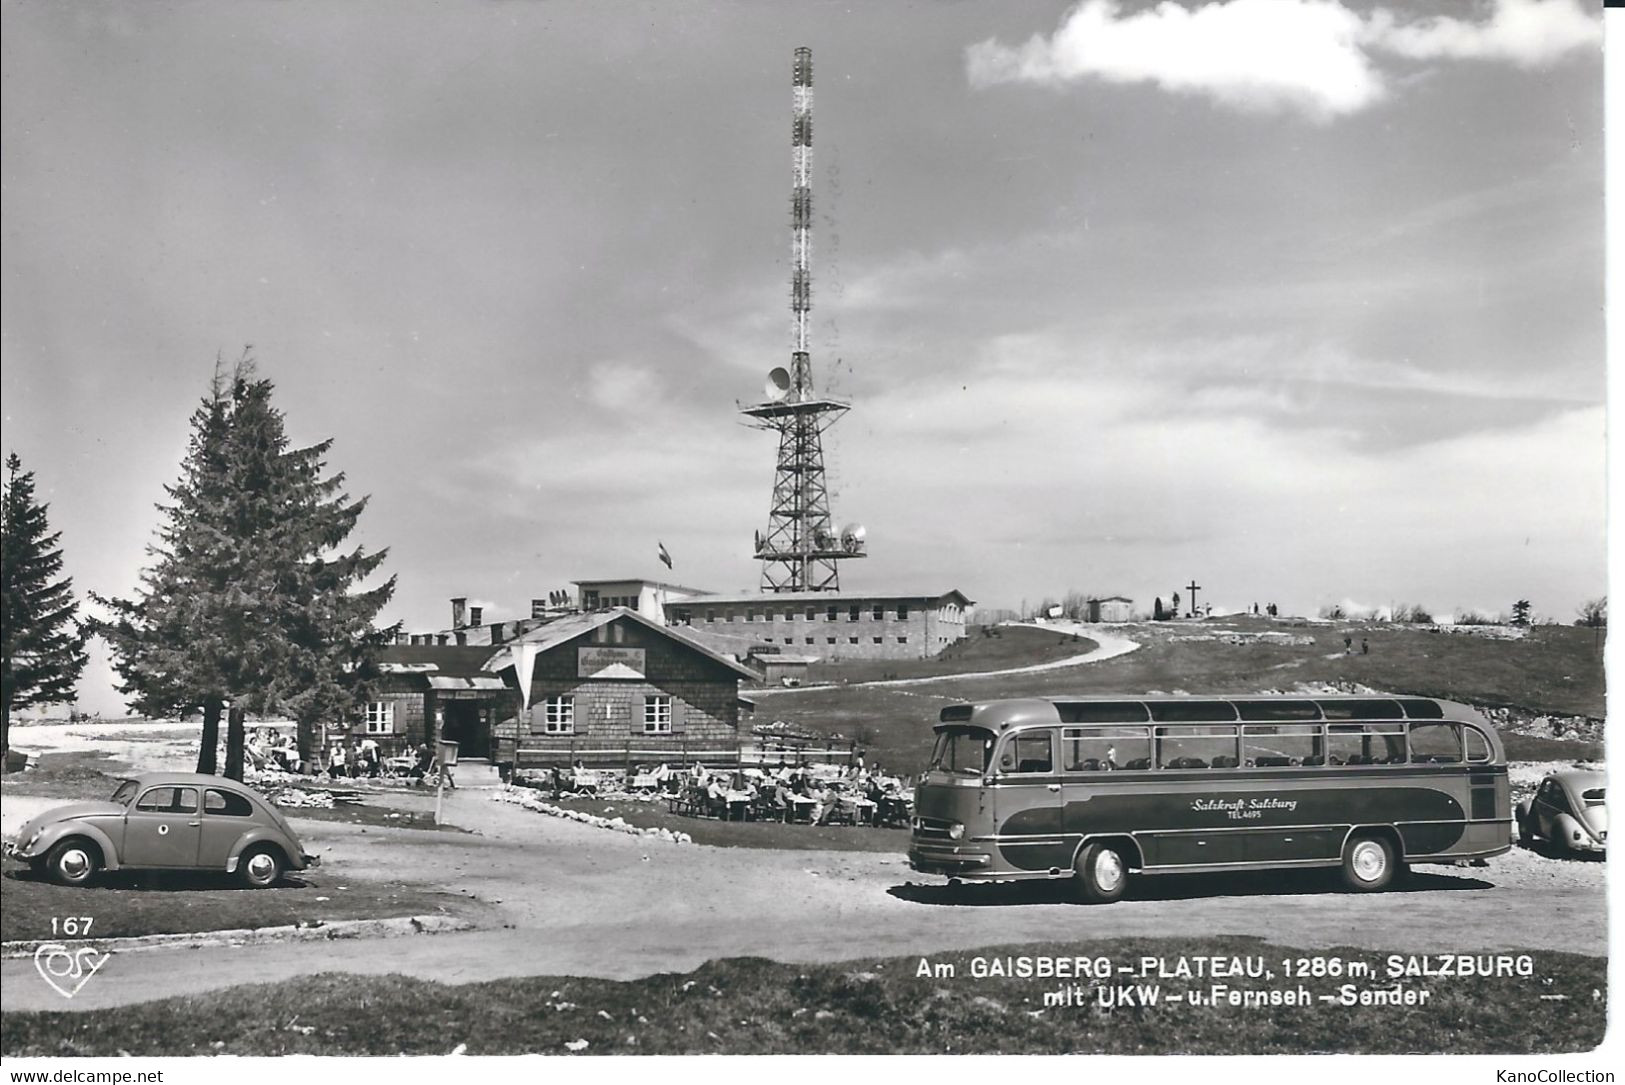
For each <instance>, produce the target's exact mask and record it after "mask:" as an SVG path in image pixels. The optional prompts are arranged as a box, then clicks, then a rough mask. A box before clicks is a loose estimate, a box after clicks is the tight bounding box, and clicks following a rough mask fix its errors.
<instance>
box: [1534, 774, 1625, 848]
mask: <svg viewBox="0 0 1625 1085" xmlns="http://www.w3.org/2000/svg"><path fill="white" fill-rule="evenodd" d="M1518 835H1519V836H1520V837H1521V838H1522V839H1523V840H1525V841H1531V840H1536V839H1540V840H1545V841H1548V842H1549V843H1551V844H1554V845H1556V846H1557V847H1560V848H1566V849H1567V850H1569V851H1583V852H1603V851H1606V850H1607V849H1608V792H1607V778H1606V776H1604V774H1603V773H1600V772H1590V771H1587V770H1585V769H1566V770H1564V771H1562V772H1554V773H1551V774H1550V775H1549V776H1547V777H1546V779H1544V780H1542V781H1541V782H1540V786H1539V787H1537V788H1536V789H1535V794H1534V796H1533V797H1532V798H1529V799H1525V800H1524V801H1523V802H1520V803H1519V804H1518Z"/></svg>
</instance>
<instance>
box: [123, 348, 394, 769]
mask: <svg viewBox="0 0 1625 1085" xmlns="http://www.w3.org/2000/svg"><path fill="white" fill-rule="evenodd" d="M273 391H274V386H273V385H272V383H271V382H270V381H269V380H265V379H261V378H259V377H257V376H255V374H254V369H253V364H252V362H251V361H250V360H249V359H247V358H245V359H244V360H243V361H242V362H239V363H238V365H237V367H236V370H235V372H234V373H233V374H232V375H231V377H230V379H229V381H222V380H221V379H220V377H219V375H218V373H217V377H216V381H215V384H214V386H213V387H212V388H211V394H210V396H209V398H207V399H206V400H205V401H204V404H203V405H202V406H201V407H200V408H199V410H198V412H197V413H196V414H195V415H194V416H193V439H192V443H191V446H190V448H189V452H188V460H187V463H186V464H185V465H184V466H183V472H182V480H181V482H180V483H178V484H177V485H176V486H175V487H172V488H171V489H170V491H169V493H170V496H171V498H172V500H173V502H174V504H173V505H170V506H166V507H164V511H165V514H166V523H165V525H164V527H163V528H162V529H161V530H160V545H159V546H158V547H156V548H154V549H153V551H152V552H153V554H154V556H155V557H156V558H157V561H156V562H155V564H154V566H153V567H152V568H151V569H149V570H148V571H147V572H146V573H144V574H143V580H142V592H141V595H140V597H139V598H137V599H135V600H132V601H128V602H123V601H115V602H114V603H112V604H111V605H112V606H113V607H114V609H115V612H116V614H117V615H118V621H117V622H116V623H115V624H114V626H113V628H112V630H111V633H110V637H109V639H110V640H111V641H112V642H113V644H114V650H115V656H116V659H117V663H118V666H119V671H120V674H121V675H123V676H124V678H125V681H126V686H125V688H126V690H127V691H128V692H131V693H132V694H134V695H136V696H137V697H138V698H146V699H147V701H148V702H149V703H151V704H152V705H153V706H154V707H159V706H162V705H165V704H170V705H187V704H194V705H197V706H198V707H201V708H202V709H203V711H204V736H203V738H204V749H203V751H202V754H201V755H200V757H199V771H200V772H203V771H208V772H212V771H213V770H214V763H213V751H214V742H215V737H216V736H215V733H214V730H215V728H217V727H218V721H219V717H220V713H221V709H222V707H225V706H228V705H229V713H228V715H227V729H226V764H225V768H224V772H225V775H227V776H229V777H232V778H234V779H241V778H242V773H243V744H244V743H243V739H244V735H243V731H244V721H245V717H246V715H247V714H249V713H254V714H273V713H278V714H282V713H285V714H288V715H292V716H293V717H294V718H295V720H296V721H297V723H298V727H299V750H300V756H301V757H302V758H303V759H305V760H306V761H309V760H311V759H313V755H314V754H315V752H316V750H315V743H314V741H313V740H314V736H315V732H316V727H317V726H318V725H319V724H320V723H321V722H323V721H326V720H335V721H339V720H345V719H347V718H349V717H352V716H353V715H354V714H355V712H356V710H357V706H358V704H359V702H360V701H361V700H362V699H363V698H365V697H366V696H367V694H368V688H369V682H370V679H371V678H372V677H373V676H374V673H375V671H374V667H373V663H372V660H373V658H374V656H375V655H376V652H377V649H378V648H380V647H381V646H382V645H383V644H386V643H388V642H389V640H390V639H392V637H393V630H378V629H375V628H374V627H373V625H372V622H373V619H374V618H375V617H376V616H377V614H378V612H379V610H381V609H382V608H383V606H384V604H385V603H387V602H388V600H389V598H390V597H391V595H393V593H394V586H395V581H394V578H390V579H389V580H388V581H386V582H385V583H384V584H382V585H380V586H379V587H377V588H374V589H372V590H370V591H358V590H356V589H357V587H358V585H359V583H360V582H361V581H362V580H364V579H365V578H366V577H368V576H369V575H371V574H372V573H373V572H374V571H375V570H376V569H377V568H378V566H379V565H380V564H381V563H382V561H383V560H384V557H385V555H386V553H387V552H380V553H377V554H368V553H366V552H365V551H364V550H362V549H361V548H357V549H355V550H353V551H350V552H348V553H340V552H338V548H339V547H340V546H341V545H342V544H343V542H344V540H345V538H346V537H348V535H349V534H350V532H351V531H352V530H353V529H354V527H355V525H356V522H357V520H358V518H359V517H360V514H361V512H362V510H363V509H364V508H365V507H366V501H365V499H362V500H358V501H352V500H350V499H349V498H348V497H347V496H346V495H345V494H344V493H343V492H342V489H343V483H344V476H343V475H342V474H340V475H335V476H333V477H331V478H324V477H323V472H324V470H325V463H324V457H325V456H326V454H327V451H328V449H329V448H330V447H331V444H332V442H331V441H323V442H320V443H318V444H316V445H312V446H310V447H308V448H290V447H289V441H288V437H287V434H286V428H285V425H284V418H283V415H282V413H281V412H280V411H279V410H277V409H276V408H275V407H274V406H272V404H271V397H272V393H273Z"/></svg>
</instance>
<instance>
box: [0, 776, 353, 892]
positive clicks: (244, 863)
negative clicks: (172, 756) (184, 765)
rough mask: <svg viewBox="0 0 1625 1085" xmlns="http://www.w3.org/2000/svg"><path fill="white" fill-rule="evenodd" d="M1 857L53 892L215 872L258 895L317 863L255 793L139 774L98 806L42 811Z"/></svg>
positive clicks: (213, 781)
mask: <svg viewBox="0 0 1625 1085" xmlns="http://www.w3.org/2000/svg"><path fill="white" fill-rule="evenodd" d="M5 853H6V854H7V855H9V856H13V857H15V858H17V859H20V860H22V861H23V862H26V863H27V864H28V865H29V866H30V867H32V868H33V869H34V870H35V871H36V872H37V873H40V874H44V875H48V876H49V877H51V878H52V879H53V880H55V881H57V882H59V883H61V884H63V885H85V884H86V883H88V882H89V881H90V880H91V879H92V878H94V877H95V876H96V874H97V872H98V871H101V870H222V871H225V872H226V873H228V874H234V875H236V876H237V878H238V880H239V881H241V882H242V883H243V884H244V885H246V886H248V887H250V888H253V889H263V888H265V887H266V886H271V885H275V884H276V882H277V880H278V879H279V878H281V877H282V875H283V873H284V872H285V871H289V870H304V869H305V868H306V867H310V866H315V865H316V864H318V863H319V862H321V860H320V858H319V857H317V856H314V855H307V854H306V853H305V849H304V845H302V844H301V843H300V842H299V837H298V836H297V835H295V833H294V831H293V829H292V828H291V827H290V826H289V825H288V822H287V820H286V819H285V818H284V817H283V816H282V815H281V813H279V812H278V811H277V809H276V807H274V806H272V805H271V804H270V802H268V801H267V800H266V799H265V797H264V796H262V795H260V794H259V792H257V791H254V790H252V789H251V788H247V787H244V786H243V785H242V784H240V783H238V782H237V781H235V780H227V779H225V778H223V777H220V776H205V775H200V774H198V773H191V772H153V773H147V774H145V775H143V776H136V777H133V778H131V779H128V780H121V781H120V782H119V785H118V788H117V789H116V790H115V791H114V792H113V795H112V797H111V798H110V799H108V800H107V801H106V802H82V803H74V804H72V805H69V806H58V807H55V808H54V809H51V810H47V811H45V812H44V813H43V814H40V815H39V816H38V817H35V818H31V819H30V820H29V821H28V822H26V823H25V824H24V825H23V827H22V828H21V829H19V830H18V832H17V837H16V839H15V840H8V841H6V844H5Z"/></svg>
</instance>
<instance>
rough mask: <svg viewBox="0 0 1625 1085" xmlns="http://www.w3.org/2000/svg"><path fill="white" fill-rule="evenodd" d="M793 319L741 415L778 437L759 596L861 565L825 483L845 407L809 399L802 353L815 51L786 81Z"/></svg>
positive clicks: (760, 537) (801, 58) (828, 585)
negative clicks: (834, 429) (830, 437)
mask: <svg viewBox="0 0 1625 1085" xmlns="http://www.w3.org/2000/svg"><path fill="white" fill-rule="evenodd" d="M790 86H791V96H792V98H791V100H792V105H793V109H794V114H793V119H792V122H791V127H790V161H791V168H792V176H793V180H792V182H791V189H790V257H791V259H790V268H791V270H790V315H791V318H792V320H793V322H794V332H793V346H792V349H791V353H790V368H789V369H785V368H784V367H782V366H780V367H776V368H774V369H773V371H772V372H770V373H769V374H768V375H767V388H766V396H767V400H766V402H763V403H759V404H756V405H755V406H751V407H745V408H742V411H743V413H744V414H745V415H746V416H747V417H749V418H751V419H753V420H754V424H755V425H756V426H757V427H759V428H761V429H766V430H773V431H775V432H777V433H778V435H779V458H778V466H777V467H776V468H775V470H774V474H773V500H772V505H771V506H770V508H769V510H768V526H767V531H766V532H765V533H764V532H761V531H758V532H757V533H756V551H755V552H756V557H757V558H758V559H759V560H760V561H761V563H762V591H764V592H790V591H839V590H840V587H841V574H840V568H839V563H840V562H841V561H844V560H846V559H847V558H861V557H863V549H864V530H863V528H862V527H861V526H859V525H852V526H850V527H848V528H846V529H845V530H843V531H842V532H840V533H839V534H836V532H835V531H834V530H833V527H832V521H831V517H830V511H829V489H828V486H827V485H826V483H825V481H824V431H825V430H826V429H828V428H829V427H830V426H831V425H833V424H834V423H835V420H836V419H837V418H839V417H840V416H841V415H842V414H844V413H846V411H847V410H848V407H849V405H848V404H846V403H842V402H841V401H839V400H835V399H829V398H821V397H819V396H818V395H816V394H815V393H814V391H813V379H812V356H811V355H810V354H809V352H808V349H807V324H808V314H809V313H810V312H811V310H812V273H811V272H810V271H809V270H808V257H809V254H810V247H811V236H810V235H811V232H812V186H811V178H812V98H813V90H812V50H811V49H808V48H806V47H802V48H799V49H797V50H796V53H795V64H794V67H793V69H792V75H791V81H790Z"/></svg>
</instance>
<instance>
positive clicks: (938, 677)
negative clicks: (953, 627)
mask: <svg viewBox="0 0 1625 1085" xmlns="http://www.w3.org/2000/svg"><path fill="white" fill-rule="evenodd" d="M1018 627H1019V628H1024V629H1042V630H1044V631H1045V632H1049V633H1055V632H1059V633H1076V634H1077V635H1079V636H1081V637H1087V638H1088V639H1089V640H1092V641H1094V642H1095V649H1094V650H1093V651H1090V652H1084V653H1083V654H1082V655H1076V656H1068V657H1066V658H1065V659H1052V660H1050V661H1049V662H1048V663H1034V664H1031V665H1030V666H1026V667H1007V668H1005V669H1004V670H998V671H966V672H964V673H961V674H933V675H930V676H928V677H926V678H882V679H878V680H876V681H873V682H848V683H846V684H845V685H834V684H832V683H825V684H823V685H817V686H782V687H781V686H774V687H770V688H768V689H755V690H751V691H750V695H751V696H752V697H765V696H769V695H775V696H776V695H779V694H785V693H807V692H810V691H812V690H816V689H870V688H878V687H884V686H923V685H925V684H926V683H928V682H954V681H961V680H963V679H967V678H1003V677H1004V676H1005V675H1007V674H1033V673H1036V672H1038V671H1058V670H1061V669H1063V668H1065V667H1076V666H1078V665H1080V664H1083V663H1099V662H1101V661H1102V660H1106V659H1115V658H1117V657H1118V656H1121V655H1127V654H1128V653H1130V652H1132V651H1134V650H1135V649H1136V648H1138V647H1140V642H1139V641H1137V640H1129V639H1128V638H1127V637H1119V636H1116V635H1114V634H1111V633H1102V632H1101V631H1100V627H1099V626H1094V625H1088V624H1085V623H1083V622H1056V623H1049V624H1045V625H1037V624H1034V623H1031V622H1022V623H1019V626H1018Z"/></svg>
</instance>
